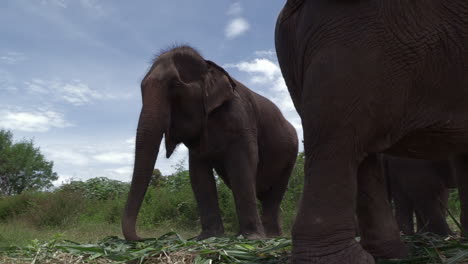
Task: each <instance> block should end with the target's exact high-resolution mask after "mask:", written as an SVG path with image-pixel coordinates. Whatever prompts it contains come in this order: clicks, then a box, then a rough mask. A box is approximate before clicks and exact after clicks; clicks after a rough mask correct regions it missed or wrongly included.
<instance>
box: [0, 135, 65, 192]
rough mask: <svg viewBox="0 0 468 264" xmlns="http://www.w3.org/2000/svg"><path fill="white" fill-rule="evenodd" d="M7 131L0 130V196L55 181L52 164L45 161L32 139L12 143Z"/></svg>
mask: <svg viewBox="0 0 468 264" xmlns="http://www.w3.org/2000/svg"><path fill="white" fill-rule="evenodd" d="M12 139H13V136H12V134H11V132H9V131H5V130H0V194H3V195H14V194H20V193H22V192H23V191H25V190H41V189H45V188H50V187H52V182H53V181H55V180H57V179H58V176H57V173H55V172H53V166H54V163H53V162H52V161H48V160H46V159H45V157H44V155H42V154H41V152H40V149H39V148H38V147H35V146H34V143H33V141H32V140H29V141H28V140H22V141H20V142H17V143H13V140H12Z"/></svg>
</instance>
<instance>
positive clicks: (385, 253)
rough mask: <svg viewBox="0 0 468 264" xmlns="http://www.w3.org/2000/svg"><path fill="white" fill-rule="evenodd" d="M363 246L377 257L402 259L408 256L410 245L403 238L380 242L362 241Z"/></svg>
mask: <svg viewBox="0 0 468 264" xmlns="http://www.w3.org/2000/svg"><path fill="white" fill-rule="evenodd" d="M361 244H362V247H363V248H364V249H365V250H367V252H369V253H370V254H371V255H372V256H374V258H376V259H402V258H405V257H407V256H408V254H409V250H408V247H407V246H406V245H405V244H404V243H403V242H402V241H401V240H392V241H384V242H378V243H366V242H365V241H362V242H361Z"/></svg>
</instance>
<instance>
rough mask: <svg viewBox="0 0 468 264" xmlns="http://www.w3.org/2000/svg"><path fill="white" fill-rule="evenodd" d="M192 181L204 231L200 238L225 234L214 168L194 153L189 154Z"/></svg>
mask: <svg viewBox="0 0 468 264" xmlns="http://www.w3.org/2000/svg"><path fill="white" fill-rule="evenodd" d="M189 171H190V182H191V185H192V190H193V193H194V194H195V199H196V201H197V205H198V211H199V212H200V222H201V226H202V231H201V233H200V235H198V237H197V238H198V239H205V238H208V237H213V236H221V235H223V234H224V227H223V222H222V220H221V213H220V210H219V205H218V195H217V190H216V182H215V178H214V175H213V168H212V167H211V166H209V164H208V163H207V162H205V161H203V160H200V159H198V158H197V157H195V156H194V155H193V154H189Z"/></svg>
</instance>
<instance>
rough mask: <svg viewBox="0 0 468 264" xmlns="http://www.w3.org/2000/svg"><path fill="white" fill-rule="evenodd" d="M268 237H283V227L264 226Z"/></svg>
mask: <svg viewBox="0 0 468 264" xmlns="http://www.w3.org/2000/svg"><path fill="white" fill-rule="evenodd" d="M263 229H264V230H265V236H266V237H279V236H281V233H282V231H281V227H280V226H279V225H263Z"/></svg>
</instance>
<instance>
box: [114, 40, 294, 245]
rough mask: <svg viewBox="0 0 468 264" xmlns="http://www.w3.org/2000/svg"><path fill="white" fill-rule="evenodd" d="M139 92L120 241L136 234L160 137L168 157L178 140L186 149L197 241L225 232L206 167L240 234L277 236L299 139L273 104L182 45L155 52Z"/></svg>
mask: <svg viewBox="0 0 468 264" xmlns="http://www.w3.org/2000/svg"><path fill="white" fill-rule="evenodd" d="M141 92H142V98H143V107H142V110H141V113H140V120H139V123H138V129H137V135H136V150H135V167H134V171H133V178H132V184H131V187H130V193H129V196H128V200H127V204H126V206H125V210H124V214H123V218H122V230H123V234H124V236H125V238H126V239H127V240H139V239H140V238H139V237H138V235H137V233H136V230H135V224H136V219H137V215H138V211H139V209H140V206H141V203H142V200H143V197H144V195H145V192H146V190H147V187H148V183H149V181H150V177H151V173H152V171H153V169H154V165H155V162H156V157H157V155H158V150H159V146H160V143H161V140H162V137H163V135H164V137H165V144H166V151H167V153H166V155H167V157H170V156H171V154H172V152H173V151H174V149H175V147H176V146H177V144H180V143H183V144H185V146H187V148H188V149H189V172H190V181H191V185H192V189H193V192H194V194H195V198H196V201H197V204H198V209H199V212H200V221H201V225H202V232H201V234H200V235H199V236H198V238H200V239H203V238H207V237H211V236H220V235H222V234H223V232H224V228H223V224H222V221H221V214H220V210H219V206H218V197H217V192H216V184H215V178H214V175H213V169H214V170H216V172H217V173H218V175H219V176H220V177H221V178H222V179H223V180H224V182H225V183H226V184H227V186H229V187H230V188H231V189H232V192H233V194H234V199H235V204H236V211H237V215H238V218H239V227H240V234H242V235H244V236H245V237H248V238H259V237H263V236H265V235H266V236H277V235H280V234H281V227H280V223H279V206H280V202H281V200H282V197H283V194H284V192H285V190H286V186H287V183H288V179H289V177H290V175H291V171H292V169H293V166H294V163H295V160H296V155H297V150H298V140H297V135H296V131H295V129H294V128H293V126H292V125H291V124H290V123H289V122H287V121H286V119H285V118H284V117H283V115H282V114H281V112H280V111H279V109H278V108H277V107H276V106H275V105H274V104H273V103H272V102H271V101H269V100H268V99H266V98H265V97H263V96H260V95H258V94H256V93H254V92H253V91H251V90H249V89H248V88H247V87H245V86H244V85H242V84H241V83H240V82H238V81H236V80H235V79H233V78H231V77H230V76H229V74H228V73H227V72H226V71H225V70H224V69H223V68H221V67H219V66H218V65H216V64H215V63H214V62H211V61H206V60H204V59H203V58H202V57H201V56H200V54H198V53H197V52H196V51H195V50H194V49H192V48H190V47H187V46H182V47H176V48H174V49H171V50H169V51H167V52H164V53H163V54H161V55H160V56H159V57H158V59H157V60H156V61H155V62H154V64H153V66H152V67H151V69H150V70H149V72H148V73H147V74H146V76H145V78H144V79H143V81H142V83H141ZM257 198H258V199H259V200H260V202H261V205H262V215H261V217H260V216H259V213H258V211H257Z"/></svg>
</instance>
